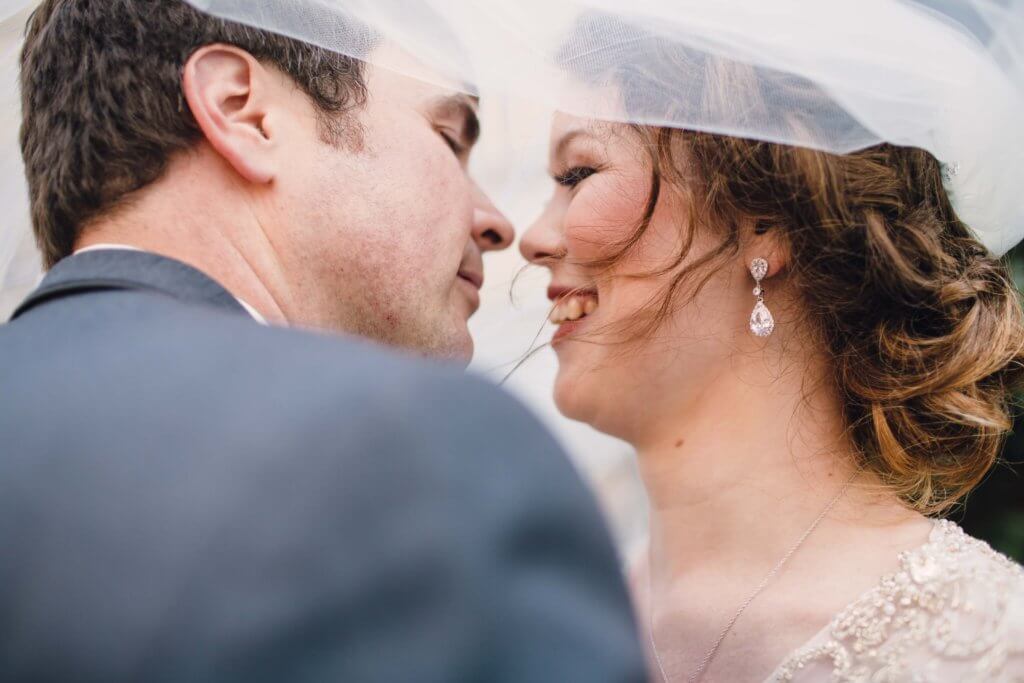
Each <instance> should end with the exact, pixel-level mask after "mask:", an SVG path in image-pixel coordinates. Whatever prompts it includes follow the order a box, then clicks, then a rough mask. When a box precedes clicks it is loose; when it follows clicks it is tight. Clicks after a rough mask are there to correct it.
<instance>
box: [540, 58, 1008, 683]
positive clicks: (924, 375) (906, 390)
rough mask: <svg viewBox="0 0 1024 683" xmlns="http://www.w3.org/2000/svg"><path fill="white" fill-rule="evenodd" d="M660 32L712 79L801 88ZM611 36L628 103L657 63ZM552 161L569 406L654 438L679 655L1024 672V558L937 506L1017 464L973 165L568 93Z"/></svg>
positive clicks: (648, 614) (976, 677)
mask: <svg viewBox="0 0 1024 683" xmlns="http://www.w3.org/2000/svg"><path fill="white" fill-rule="evenodd" d="M644 44H646V45H649V41H648V42H647V43H644ZM652 52H653V51H652ZM663 53H664V54H663V55H662V56H663V57H664V59H665V63H664V64H665V66H664V68H665V70H664V71H662V72H660V73H661V77H662V78H664V79H665V80H666V81H669V80H671V79H672V78H673V75H674V76H675V77H676V78H678V79H679V80H680V81H686V82H689V83H700V84H702V85H701V86H700V87H701V88H702V91H701V93H700V98H702V99H703V100H705V101H710V102H714V101H727V102H729V103H730V106H733V107H737V108H742V109H745V110H746V111H755V110H756V108H757V106H759V105H763V104H764V103H765V102H767V101H769V100H771V97H769V95H768V94H767V91H768V90H769V89H770V88H775V89H776V90H775V92H776V93H777V92H779V91H780V90H781V89H783V88H785V87H789V82H787V83H782V84H780V82H779V80H778V79H777V78H776V76H775V75H774V74H767V75H766V74H765V73H763V72H759V71H758V70H756V69H752V68H747V67H745V66H744V65H740V64H737V63H730V62H727V61H723V60H716V59H710V58H707V57H706V56H703V57H696V56H694V54H693V53H692V52H691V51H686V50H682V49H675V50H674V51H673V48H672V46H670V47H669V48H668V49H666V50H664V51H663ZM616 59H617V61H615V62H609V63H608V64H604V65H599V64H597V65H596V64H595V63H594V61H593V60H592V59H591V60H590V61H588V63H587V67H588V69H590V71H589V72H588V73H587V74H583V76H584V77H587V78H591V79H594V78H596V77H597V76H598V75H599V76H600V78H602V79H604V80H603V81H602V82H603V83H605V84H607V83H610V82H611V83H615V84H616V86H617V88H618V89H619V91H620V92H621V93H622V100H623V101H624V102H625V103H626V105H625V106H626V108H627V110H628V108H629V106H630V103H631V102H635V101H637V100H638V99H639V98H638V97H637V96H636V93H635V89H636V88H639V87H648V86H643V85H638V83H637V79H636V78H635V72H633V71H631V70H630V69H628V68H623V66H622V65H623V64H626V65H633V64H635V63H636V59H631V57H630V55H629V54H628V53H627V55H626V56H625V57H623V55H622V53H621V52H619V53H618V54H617V57H616ZM647 92H648V93H649V92H650V90H648V91H647ZM641 95H643V93H641ZM687 106H688V105H687ZM1008 142H1010V143H1012V142H1013V141H1012V140H1010V141H1008ZM1018 152H1019V150H1018ZM550 172H551V175H552V177H553V178H554V180H555V183H556V186H555V190H554V195H553V197H552V198H551V200H550V202H549V204H548V206H547V208H546V210H545V211H544V213H543V215H542V216H541V217H540V218H539V219H538V220H537V222H536V223H535V224H534V225H533V226H532V227H531V228H530V229H529V231H528V232H527V233H526V234H525V236H524V238H523V240H522V245H521V249H522V252H523V254H524V255H525V257H526V258H527V259H528V260H529V261H531V262H532V263H534V264H540V265H543V266H545V267H547V268H548V269H550V272H551V286H550V289H549V291H548V294H549V298H550V299H551V300H552V302H553V310H552V312H551V321H552V322H553V323H555V324H556V325H557V326H558V329H557V332H556V334H555V336H554V340H553V344H552V345H553V347H554V350H555V351H556V353H557V356H558V360H559V370H558V375H557V380H556V384H555V398H556V403H557V405H558V407H559V409H560V410H561V411H562V412H563V413H564V414H565V415H567V416H569V417H571V418H574V419H576V420H581V421H584V422H587V423H589V424H590V425H592V426H593V427H595V428H596V429H598V430H600V431H602V432H605V433H607V434H611V435H614V436H616V437H619V438H622V439H624V440H626V441H627V442H629V443H630V444H632V445H633V446H634V447H635V449H636V451H637V454H638V458H639V464H640V470H641V474H642V478H643V482H644V484H645V486H646V489H647V493H648V497H649V501H650V541H649V547H648V549H647V551H646V552H645V553H642V557H640V558H638V559H637V561H636V562H635V563H634V565H633V566H632V568H631V572H630V574H631V580H632V587H633V590H634V594H635V598H636V602H637V605H638V611H639V613H640V617H641V623H642V624H643V625H644V627H645V630H646V632H647V636H646V638H647V643H648V648H649V651H650V657H651V665H652V669H653V671H654V672H655V674H656V678H658V677H660V679H661V680H666V681H696V680H706V681H712V680H714V681H751V680H765V679H770V680H782V681H786V680H796V681H820V680H835V681H993V680H1007V681H1009V680H1020V679H1021V678H1022V677H1024V570H1022V569H1021V567H1020V566H1018V565H1016V564H1014V563H1013V562H1011V561H1010V560H1008V559H1007V558H1005V557H1003V556H1001V555H999V554H998V553H996V552H994V551H993V550H991V549H990V548H989V547H988V546H987V545H986V544H985V543H983V542H981V541H978V540H975V539H973V538H971V537H969V536H967V535H966V534H965V533H964V532H963V531H962V530H961V529H960V528H959V527H957V526H956V525H955V524H953V523H951V522H948V521H935V520H934V519H933V516H936V515H939V514H941V513H943V512H944V511H947V510H949V509H950V508H951V507H953V506H954V505H956V504H957V503H958V502H960V501H962V500H963V498H964V496H966V495H967V493H968V492H970V491H971V490H972V488H974V487H975V486H976V485H977V484H978V483H979V482H980V481H981V479H982V478H983V477H984V476H985V474H986V472H988V470H989V469H990V468H991V467H992V465H993V463H994V462H995V461H996V458H997V454H998V453H999V449H1000V446H1001V443H1002V436H1003V435H1004V434H1005V433H1006V432H1007V431H1008V430H1009V429H1010V427H1011V415H1010V411H1009V404H1010V399H1011V394H1010V392H1011V390H1012V388H1014V387H1016V386H1019V384H1020V380H1021V372H1022V361H1024V317H1022V313H1021V307H1020V301H1019V298H1018V294H1017V292H1016V290H1015V287H1014V284H1013V282H1012V280H1011V277H1010V275H1009V273H1008V272H1007V268H1006V266H1005V265H1004V263H1002V262H1001V261H1000V260H998V259H997V258H996V257H995V256H994V255H992V254H991V253H990V251H989V249H987V248H986V246H985V245H984V244H982V243H981V242H980V241H979V240H978V238H977V237H976V236H975V233H974V232H972V227H971V226H969V225H968V224H966V223H965V222H963V221H962V220H961V217H959V216H958V213H957V210H956V207H954V205H953V203H952V202H951V196H950V192H949V191H948V190H947V186H949V185H950V184H951V181H952V180H954V179H953V176H955V174H956V173H957V169H956V168H950V167H949V166H948V165H943V164H940V163H939V162H938V161H937V160H936V158H935V157H934V156H933V155H932V154H931V153H930V152H928V151H925V150H924V149H921V148H917V147H910V146H896V145H893V144H888V143H885V142H881V143H879V144H874V145H871V146H869V147H867V148H865V149H861V150H859V151H852V152H849V153H845V154H837V153H829V152H826V151H816V150H814V149H811V148H809V147H805V146H798V145H792V144H781V143H772V142H763V141H757V140H752V139H749V138H743V137H738V136H727V135H720V134H712V133H707V132H696V131H694V130H687V129H685V128H683V127H658V126H648V125H630V124H627V123H612V122H608V121H603V120H598V119H593V118H583V117H577V116H571V115H568V114H559V115H557V116H556V117H555V119H554V124H553V129H552V135H551V155H550Z"/></svg>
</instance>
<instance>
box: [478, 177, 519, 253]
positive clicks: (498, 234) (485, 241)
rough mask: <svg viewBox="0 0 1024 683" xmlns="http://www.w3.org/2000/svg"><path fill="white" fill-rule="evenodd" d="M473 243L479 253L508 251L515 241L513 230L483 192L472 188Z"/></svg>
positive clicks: (503, 215)
mask: <svg viewBox="0 0 1024 683" xmlns="http://www.w3.org/2000/svg"><path fill="white" fill-rule="evenodd" d="M474 193H475V195H476V197H475V200H476V201H475V202H474V206H473V241H474V242H476V244H477V246H478V247H480V251H481V252H486V251H501V250H502V249H508V248H509V247H510V246H511V245H512V242H514V241H515V239H516V231H515V228H513V227H512V223H510V222H509V220H508V219H507V218H505V214H503V213H502V212H501V211H499V210H498V208H497V207H496V206H494V204H493V203H492V202H491V200H490V199H489V198H488V197H487V195H485V194H484V192H483V190H481V189H480V188H479V187H476V186H474Z"/></svg>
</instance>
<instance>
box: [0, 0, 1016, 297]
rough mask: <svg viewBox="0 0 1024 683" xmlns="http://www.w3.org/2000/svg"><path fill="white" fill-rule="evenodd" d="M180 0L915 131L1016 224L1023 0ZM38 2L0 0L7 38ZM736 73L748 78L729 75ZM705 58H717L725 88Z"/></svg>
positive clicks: (538, 98)
mask: <svg viewBox="0 0 1024 683" xmlns="http://www.w3.org/2000/svg"><path fill="white" fill-rule="evenodd" d="M188 2H190V3H191V4H193V5H194V6H195V7H197V8H198V9H200V10H203V11H206V12H209V13H212V14H215V15H217V16H220V17H223V18H226V19H231V20H234V21H239V22H242V23H247V24H250V25H254V26H258V27H260V28H264V29H267V30H271V31H275V32H278V33H283V34H286V35H290V36H292V37H296V38H299V39H302V40H304V41H307V42H311V43H314V44H317V45H320V46H323V47H326V48H329V49H331V50H335V51H338V52H341V53H344V54H347V55H350V56H354V57H357V58H360V59H364V60H367V61H370V62H373V63H376V64H378V65H379V66H382V67H385V68H392V69H397V68H400V67H398V66H397V65H394V64H390V63H388V62H386V61H384V60H385V59H386V58H385V56H384V54H385V53H384V52H383V51H382V52H381V53H376V52H373V51H372V49H371V48H370V47H369V46H371V45H373V44H374V41H372V40H368V37H369V36H370V35H380V36H384V37H386V38H387V39H388V40H390V41H393V42H395V43H397V44H398V45H400V46H401V47H402V48H404V50H405V51H406V52H408V53H411V54H412V55H414V56H415V57H417V58H418V59H419V60H420V61H422V62H423V63H425V64H428V65H429V66H431V67H432V68H433V70H434V71H435V72H436V73H438V74H440V75H441V76H440V77H441V78H443V80H444V82H445V83H446V84H451V83H452V82H456V83H460V84H462V86H461V87H463V88H464V89H465V90H466V91H468V92H472V93H474V94H480V95H482V96H483V97H484V98H485V99H487V98H497V99H500V98H504V97H510V98H517V99H524V100H528V101H530V102H531V103H534V104H536V105H538V106H540V105H543V106H547V107H549V108H551V109H561V110H563V111H567V112H570V113H574V114H577V115H582V116H588V117H594V118H605V119H610V120H619V121H628V122H631V123H639V124H654V125H663V126H675V127H681V128H688V129H693V130H701V131H707V132H713V133H721V134H727V135H736V136H742V137H748V138H755V139H761V140H766V141H770V142H779V143H786V144H793V145H801V146H808V147H813V148H816V149H821V150H825V151H829V152H835V153H845V152H849V151H852V150H856V149H859V148H863V147H867V146H870V145H874V144H877V143H880V142H891V143H895V144H899V145H908V146H915V147H921V148H924V149H926V150H928V151H930V152H931V153H932V154H933V155H934V156H935V157H936V158H938V159H939V160H940V161H942V162H943V163H944V164H945V165H946V168H947V176H948V179H947V182H948V184H947V187H948V189H949V191H950V193H951V196H952V198H953V201H954V205H955V207H956V209H957V212H958V213H959V215H960V217H961V218H962V219H963V220H964V222H966V223H967V224H968V225H969V226H971V227H972V228H973V229H974V230H975V231H976V233H977V234H978V236H979V238H980V239H981V240H982V241H983V243H984V244H985V245H986V246H987V247H988V248H989V249H990V251H991V252H992V253H994V254H996V255H1001V254H1003V253H1005V251H1006V250H1007V249H1009V248H1010V247H1012V246H1013V245H1015V244H1016V243H1017V242H1019V241H1020V240H1021V239H1022V238H1024V201H1021V200H1020V197H1019V195H1020V194H1021V192H1022V190H1024V125H1022V123H1021V121H1022V120H1024V0H857V1H856V2H853V1H852V0H813V2H808V0H630V2H628V3H624V2H622V1H621V0H516V1H515V2H508V0H188ZM33 4H35V3H34V2H31V1H29V0H0V20H2V21H3V32H4V33H3V36H4V37H5V39H6V38H9V36H10V31H9V30H10V29H11V24H12V23H15V20H16V19H21V23H23V17H24V13H23V14H21V15H17V16H14V15H16V13H18V12H19V11H22V10H23V9H24V7H25V6H28V5H33ZM18 30H19V31H20V26H19V27H18ZM3 50H4V52H3V53H2V54H0V57H2V58H3V59H4V63H3V64H2V65H0V78H2V79H3V81H2V83H0V89H2V92H0V109H2V114H0V115H2V116H3V117H4V118H3V122H4V123H5V124H7V125H5V126H4V131H3V135H4V136H5V137H4V138H3V140H2V141H0V151H2V154H3V155H4V156H3V164H4V166H3V170H4V171H5V173H4V176H3V178H2V180H0V182H2V183H3V185H2V187H0V200H2V201H3V202H4V206H5V209H6V210H5V219H4V220H5V222H4V223H3V227H2V231H0V290H2V289H9V288H10V287H11V286H12V285H14V284H21V283H18V282H12V281H11V280H12V278H15V279H17V277H16V274H17V273H23V272H26V269H24V268H21V269H12V268H9V267H8V266H9V264H10V263H11V260H12V257H13V256H14V253H15V251H16V250H17V249H18V247H19V245H24V244H25V242H26V240H25V235H26V234H27V231H28V228H29V223H28V217H27V214H26V213H24V203H23V197H24V182H23V180H22V178H21V177H20V172H19V171H18V170H17V166H18V163H19V161H20V159H18V157H17V155H16V150H17V144H16V132H17V125H12V122H15V121H17V118H18V117H17V114H16V107H17V94H16V90H15V91H14V92H10V91H9V90H8V89H9V88H10V87H11V86H12V85H14V83H13V81H12V78H13V75H14V73H15V69H14V67H15V65H16V61H15V62H12V61H11V58H12V55H13V56H14V57H16V53H17V45H9V44H8V43H7V42H5V43H4V44H3ZM389 52H390V51H389ZM700 65H703V66H702V68H700V69H698V68H696V66H700ZM709 65H711V66H712V67H713V68H712V70H711V71H709V70H708V68H706V67H708V66H709ZM714 69H718V71H715V70H714ZM737 71H742V72H743V73H745V74H746V75H747V79H746V80H742V81H736V83H735V84H733V83H732V82H731V80H730V77H729V76H728V75H729V74H731V73H734V72H737ZM708 73H720V74H723V77H722V78H721V79H720V82H717V83H714V84H711V85H714V86H715V87H709V83H708V81H707V74H708ZM412 75H415V76H417V77H426V76H424V74H423V72H418V73H416V74H412ZM751 84H753V85H754V86H755V87H751ZM752 93H756V97H754V96H752ZM12 106H13V107H15V109H14V110H12V109H11V107H12ZM12 154H14V156H12Z"/></svg>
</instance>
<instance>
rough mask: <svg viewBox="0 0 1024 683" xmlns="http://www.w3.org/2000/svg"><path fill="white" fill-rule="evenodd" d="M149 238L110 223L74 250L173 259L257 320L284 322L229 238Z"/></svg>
mask: <svg viewBox="0 0 1024 683" xmlns="http://www.w3.org/2000/svg"><path fill="white" fill-rule="evenodd" d="M156 236H157V237H159V235H156ZM152 237H153V235H145V236H140V235H136V234H132V233H131V232H129V231H127V230H122V229H119V228H118V227H117V226H114V225H107V226H101V227H97V228H91V229H90V230H89V231H88V232H87V233H86V234H85V235H83V236H82V237H81V238H80V239H79V240H78V241H77V242H76V245H75V253H76V254H79V253H82V252H87V251H93V250H98V249H131V250H138V251H147V252H150V253H153V254H158V255H160V256H166V257H168V258H173V259H176V260H178V261H181V262H183V263H187V264H188V265H190V266H192V267H194V268H196V269H198V270H200V271H202V272H203V273H205V274H206V275H208V276H209V277H211V278H213V279H214V280H216V281H217V282H218V283H220V284H221V285H222V286H223V287H224V288H225V289H227V290H228V292H230V293H231V295H232V296H234V297H235V298H236V299H237V300H238V302H239V303H240V304H241V305H242V306H243V307H244V308H245V309H246V310H247V311H248V312H249V314H250V315H252V316H253V318H255V319H256V320H257V321H259V322H262V323H268V322H273V323H275V324H287V322H288V318H287V316H286V315H285V312H284V310H283V308H282V306H281V305H280V304H279V303H278V301H277V299H276V298H275V297H274V295H273V294H272V293H271V290H270V288H269V287H267V285H266V284H265V283H264V281H263V279H262V278H261V277H260V274H259V273H258V272H257V270H256V269H255V268H254V267H253V266H252V265H251V263H250V259H247V258H246V256H245V255H244V253H243V251H242V250H241V249H239V248H237V247H235V246H234V245H233V244H232V243H231V242H230V241H229V240H227V239H216V238H214V239H213V240H211V239H209V238H208V237H207V238H206V239H205V240H203V241H202V242H200V243H198V244H197V243H196V242H195V241H190V240H188V239H186V238H185V237H183V238H182V239H179V240H174V241H173V244H170V243H169V241H168V240H163V239H153V238H152Z"/></svg>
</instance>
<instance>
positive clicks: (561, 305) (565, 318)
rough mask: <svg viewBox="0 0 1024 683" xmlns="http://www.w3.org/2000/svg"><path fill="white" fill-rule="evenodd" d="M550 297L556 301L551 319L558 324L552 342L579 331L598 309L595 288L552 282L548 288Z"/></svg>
mask: <svg viewBox="0 0 1024 683" xmlns="http://www.w3.org/2000/svg"><path fill="white" fill-rule="evenodd" d="M548 298H549V299H551V301H552V302H553V303H554V306H553V307H552V310H551V314H550V316H549V320H550V321H551V323H552V324H554V325H558V330H557V331H556V332H555V335H554V337H553V338H552V340H551V341H552V343H554V342H557V341H560V340H562V339H563V338H565V337H567V336H569V335H571V334H572V333H573V332H575V331H577V330H578V329H579V328H580V327H581V326H582V325H583V324H584V322H583V321H584V320H585V319H586V318H587V317H588V316H589V315H591V314H592V313H593V312H594V311H595V310H597V291H596V290H593V289H589V290H588V289H583V288H581V287H567V286H563V285H556V284H552V285H551V287H549V288H548Z"/></svg>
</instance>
